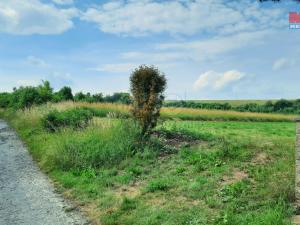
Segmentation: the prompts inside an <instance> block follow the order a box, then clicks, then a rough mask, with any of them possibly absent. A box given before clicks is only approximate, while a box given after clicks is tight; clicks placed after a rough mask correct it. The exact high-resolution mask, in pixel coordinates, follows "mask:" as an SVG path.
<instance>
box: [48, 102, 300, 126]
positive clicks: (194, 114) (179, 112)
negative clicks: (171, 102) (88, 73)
mask: <svg viewBox="0 0 300 225" xmlns="http://www.w3.org/2000/svg"><path fill="white" fill-rule="evenodd" d="M48 107H52V108H56V109H58V110H66V109H69V108H74V107H87V108H92V109H95V110H98V114H99V115H100V116H105V115H106V114H107V113H108V112H119V113H122V114H126V115H128V114H129V110H130V107H129V106H127V105H122V104H111V103H85V102H76V103H74V102H63V103H58V104H54V105H49V106H48ZM298 117H299V116H297V115H287V114H275V113H274V114H270V113H251V112H247V113H245V112H235V111H222V110H206V109H187V108H172V107H168V108H162V111H161V118H162V119H173V120H174V119H175V120H176V119H179V120H196V121H258V122H259V121H266V122H267V121H273V122H276V121H294V120H295V119H296V118H298Z"/></svg>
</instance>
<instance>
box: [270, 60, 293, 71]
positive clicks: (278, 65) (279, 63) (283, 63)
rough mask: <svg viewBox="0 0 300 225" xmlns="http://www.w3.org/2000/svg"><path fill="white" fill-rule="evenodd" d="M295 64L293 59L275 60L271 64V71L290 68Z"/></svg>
mask: <svg viewBox="0 0 300 225" xmlns="http://www.w3.org/2000/svg"><path fill="white" fill-rule="evenodd" d="M294 64H295V61H294V60H293V59H287V58H280V59H277V60H275V62H274V63H273V70H275V71H276V70H282V69H285V68H288V67H291V66H293V65H294Z"/></svg>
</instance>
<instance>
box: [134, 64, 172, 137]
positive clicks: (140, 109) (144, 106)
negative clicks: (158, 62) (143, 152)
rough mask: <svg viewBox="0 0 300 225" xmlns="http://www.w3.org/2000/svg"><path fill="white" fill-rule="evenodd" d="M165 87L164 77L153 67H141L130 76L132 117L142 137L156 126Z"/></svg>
mask: <svg viewBox="0 0 300 225" xmlns="http://www.w3.org/2000/svg"><path fill="white" fill-rule="evenodd" d="M166 85H167V80H166V78H165V75H164V74H163V73H161V72H160V71H159V70H158V69H157V68H155V67H153V66H150V67H148V66H145V65H142V66H140V67H139V68H137V69H136V70H135V71H134V72H133V73H132V74H131V76H130V90H131V93H132V96H133V109H132V115H133V117H134V118H135V119H136V121H138V122H139V124H140V126H141V129H142V135H143V136H147V135H148V134H149V133H150V131H151V129H152V128H154V127H155V126H156V124H157V120H158V118H159V116H160V108H161V107H162V103H163V100H164V95H163V92H164V91H165V89H166Z"/></svg>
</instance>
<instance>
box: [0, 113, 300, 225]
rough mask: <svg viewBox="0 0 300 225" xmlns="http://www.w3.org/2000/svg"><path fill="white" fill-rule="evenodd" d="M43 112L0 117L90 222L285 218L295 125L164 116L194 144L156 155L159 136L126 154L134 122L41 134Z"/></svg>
mask: <svg viewBox="0 0 300 225" xmlns="http://www.w3.org/2000/svg"><path fill="white" fill-rule="evenodd" d="M46 112H47V109H45V108H39V109H32V110H31V111H30V112H25V113H22V112H18V113H17V114H13V113H11V112H10V113H5V112H0V116H1V115H2V116H3V117H5V118H6V119H7V120H9V122H10V123H11V125H12V126H13V127H14V128H15V129H16V130H17V132H18V133H19V134H20V136H21V138H22V139H23V140H24V141H25V142H26V143H27V145H28V147H29V150H30V152H31V154H32V155H33V157H34V159H35V160H36V161H37V162H38V163H39V165H40V166H41V168H42V169H43V170H44V171H45V172H47V173H48V174H49V176H50V177H51V178H52V179H53V180H54V181H55V182H56V184H57V188H58V189H59V190H60V191H61V192H63V193H64V194H65V196H66V197H68V198H70V199H72V200H73V201H75V202H77V204H78V205H80V206H81V208H82V210H83V211H85V212H86V213H87V214H88V215H89V217H90V218H91V219H92V221H93V222H94V223H95V224H103V225H113V224H114V225H156V224H157V225H160V224H164V225H181V224H182V225H191V224H208V225H210V224H211V225H223V224H228V225H248V224H250V225H251V224H252V225H285V224H290V220H289V218H290V216H291V215H292V201H293V189H294V185H293V183H294V170H295V166H294V148H295V124H294V123H291V122H233V121H176V120H171V121H166V122H164V123H163V124H160V125H159V126H158V127H157V130H161V131H162V132H164V133H166V134H169V133H182V134H186V135H190V136H192V137H193V138H197V139H198V142H197V144H196V145H192V146H184V147H182V148H181V149H180V150H179V151H175V152H172V153H170V154H160V153H161V149H160V145H159V144H157V145H155V144H152V145H149V146H148V145H145V146H143V148H140V149H139V151H136V149H135V151H134V152H132V151H131V150H132V149H134V148H132V145H133V144H135V143H133V140H135V139H134V138H133V136H134V135H133V134H134V128H132V129H133V130H130V129H128V127H126V128H125V130H124V127H122V125H120V124H122V122H120V120H119V119H111V118H102V119H97V123H96V122H95V123H92V124H91V125H90V126H89V127H88V128H86V129H84V130H71V129H64V130H61V131H59V132H56V133H49V132H46V131H45V130H44V129H43V128H42V126H41V123H40V118H42V115H45V113H46ZM132 135H133V136H132Z"/></svg>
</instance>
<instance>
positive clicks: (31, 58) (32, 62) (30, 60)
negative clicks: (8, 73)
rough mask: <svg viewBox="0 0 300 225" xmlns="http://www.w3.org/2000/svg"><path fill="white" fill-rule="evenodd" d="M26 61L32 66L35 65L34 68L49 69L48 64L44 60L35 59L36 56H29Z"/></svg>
mask: <svg viewBox="0 0 300 225" xmlns="http://www.w3.org/2000/svg"><path fill="white" fill-rule="evenodd" d="M26 61H27V62H28V63H29V64H30V65H33V66H38V67H47V66H48V64H47V63H46V62H45V61H44V60H43V59H40V58H38V57H35V56H28V57H27V58H26Z"/></svg>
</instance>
